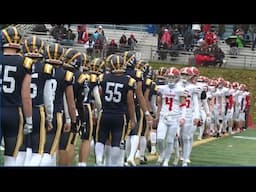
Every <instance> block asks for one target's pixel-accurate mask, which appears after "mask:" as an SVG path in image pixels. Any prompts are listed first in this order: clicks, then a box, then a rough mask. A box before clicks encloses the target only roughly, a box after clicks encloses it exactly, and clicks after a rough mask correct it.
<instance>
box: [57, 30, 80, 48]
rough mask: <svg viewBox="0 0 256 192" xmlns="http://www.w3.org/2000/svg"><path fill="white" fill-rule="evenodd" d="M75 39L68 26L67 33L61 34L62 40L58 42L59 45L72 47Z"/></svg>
mask: <svg viewBox="0 0 256 192" xmlns="http://www.w3.org/2000/svg"><path fill="white" fill-rule="evenodd" d="M75 38H76V35H75V34H74V33H73V32H72V29H71V28H70V26H69V28H68V30H67V32H66V33H65V34H63V36H62V39H61V40H60V42H59V43H60V44H61V45H66V46H73V45H74V40H75Z"/></svg>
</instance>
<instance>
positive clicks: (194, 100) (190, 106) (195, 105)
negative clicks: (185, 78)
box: [185, 82, 202, 119]
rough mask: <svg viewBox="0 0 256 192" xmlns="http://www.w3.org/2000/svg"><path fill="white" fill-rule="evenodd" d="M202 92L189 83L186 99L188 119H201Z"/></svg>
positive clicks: (187, 84) (186, 89) (186, 87)
mask: <svg viewBox="0 0 256 192" xmlns="http://www.w3.org/2000/svg"><path fill="white" fill-rule="evenodd" d="M201 92H202V90H201V89H200V88H199V87H198V86H197V85H195V84H192V83H190V82H187V83H186V85H185V93H186V95H187V97H186V118H192V117H194V118H197V119H199V118H200V111H199V109H200V103H199V96H200V94H201Z"/></svg>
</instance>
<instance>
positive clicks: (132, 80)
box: [128, 78, 136, 87]
mask: <svg viewBox="0 0 256 192" xmlns="http://www.w3.org/2000/svg"><path fill="white" fill-rule="evenodd" d="M135 83H136V80H135V79H133V78H129V81H128V85H129V86H130V87H134V85H135Z"/></svg>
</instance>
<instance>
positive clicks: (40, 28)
mask: <svg viewBox="0 0 256 192" xmlns="http://www.w3.org/2000/svg"><path fill="white" fill-rule="evenodd" d="M32 31H34V32H44V33H46V32H48V31H49V30H48V29H47V28H46V26H45V24H37V25H35V27H34V28H33V29H32Z"/></svg>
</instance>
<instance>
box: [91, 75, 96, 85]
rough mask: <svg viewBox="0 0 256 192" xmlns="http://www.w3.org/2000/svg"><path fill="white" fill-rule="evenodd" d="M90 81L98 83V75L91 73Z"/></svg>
mask: <svg viewBox="0 0 256 192" xmlns="http://www.w3.org/2000/svg"><path fill="white" fill-rule="evenodd" d="M90 82H92V83H96V82H97V75H95V74H91V75H90Z"/></svg>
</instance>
